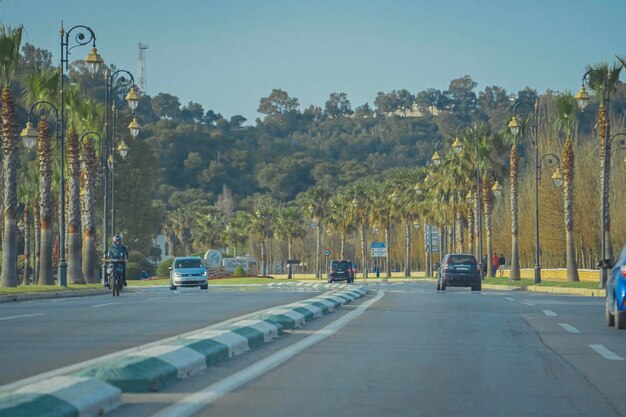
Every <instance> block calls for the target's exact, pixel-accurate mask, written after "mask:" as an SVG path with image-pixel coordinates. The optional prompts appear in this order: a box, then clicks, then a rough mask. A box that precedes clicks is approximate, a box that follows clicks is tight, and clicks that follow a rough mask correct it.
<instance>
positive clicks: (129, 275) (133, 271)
mask: <svg viewBox="0 0 626 417" xmlns="http://www.w3.org/2000/svg"><path fill="white" fill-rule="evenodd" d="M143 269H144V268H142V267H141V265H140V264H138V263H137V262H127V263H126V280H127V281H128V280H138V279H141V271H143Z"/></svg>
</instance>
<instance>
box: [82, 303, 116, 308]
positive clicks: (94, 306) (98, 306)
mask: <svg viewBox="0 0 626 417" xmlns="http://www.w3.org/2000/svg"><path fill="white" fill-rule="evenodd" d="M115 304H119V303H104V304H94V305H92V306H89V307H93V308H100V307H106V306H112V305H115Z"/></svg>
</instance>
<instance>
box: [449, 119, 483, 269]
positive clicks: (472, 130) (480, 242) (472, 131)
mask: <svg viewBox="0 0 626 417" xmlns="http://www.w3.org/2000/svg"><path fill="white" fill-rule="evenodd" d="M461 130H467V131H469V133H470V137H471V138H472V141H473V142H474V152H475V153H476V193H477V194H476V195H477V197H478V198H477V199H476V200H477V201H476V204H477V210H478V213H479V214H478V216H477V220H478V222H477V224H476V227H477V228H478V236H477V237H478V251H477V255H478V262H481V261H482V259H483V218H482V213H481V210H482V201H481V200H482V198H481V188H482V187H481V182H480V161H479V160H478V159H479V157H480V154H479V152H478V134H477V132H476V126H470V125H467V124H465V125H460V126H459V127H458V128H457V129H456V138H455V139H454V143H453V144H452V149H453V150H454V151H455V152H457V153H460V152H461V151H462V150H463V144H462V143H461V141H460V140H459V133H460V132H461Z"/></svg>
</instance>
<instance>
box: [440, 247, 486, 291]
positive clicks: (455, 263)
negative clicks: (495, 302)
mask: <svg viewBox="0 0 626 417" xmlns="http://www.w3.org/2000/svg"><path fill="white" fill-rule="evenodd" d="M448 286H450V287H472V291H480V290H481V287H482V280H481V273H480V264H479V263H478V262H477V261H476V258H475V257H474V255H472V254H466V253H449V254H447V255H446V256H444V258H443V260H442V261H441V265H440V266H439V268H438V269H437V291H440V290H441V291H445V290H446V287H448Z"/></svg>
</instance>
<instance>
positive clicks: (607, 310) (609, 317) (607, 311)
mask: <svg viewBox="0 0 626 417" xmlns="http://www.w3.org/2000/svg"><path fill="white" fill-rule="evenodd" d="M604 318H605V320H606V325H607V326H609V327H613V326H615V316H614V315H613V313H611V307H609V297H606V299H605V301H604Z"/></svg>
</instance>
